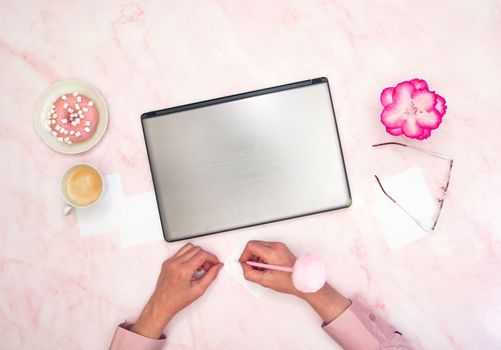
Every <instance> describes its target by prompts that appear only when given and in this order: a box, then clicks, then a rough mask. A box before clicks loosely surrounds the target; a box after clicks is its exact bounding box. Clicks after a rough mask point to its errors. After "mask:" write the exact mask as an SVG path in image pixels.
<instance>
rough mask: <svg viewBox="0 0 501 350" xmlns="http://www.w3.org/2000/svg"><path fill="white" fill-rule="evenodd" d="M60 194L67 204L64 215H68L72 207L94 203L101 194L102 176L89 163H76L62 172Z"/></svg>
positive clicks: (85, 206)
mask: <svg viewBox="0 0 501 350" xmlns="http://www.w3.org/2000/svg"><path fill="white" fill-rule="evenodd" d="M61 194H62V196H63V199H64V201H65V202H66V203H67V204H68V205H67V206H66V207H65V208H64V211H63V212H64V215H69V214H70V213H71V211H72V210H73V208H88V207H91V206H93V205H94V204H96V203H97V202H98V201H99V199H100V198H101V196H102V195H103V177H102V175H101V174H100V173H99V171H98V170H97V169H96V168H94V167H93V166H91V165H89V164H76V165H73V166H71V167H69V168H68V169H66V171H65V172H64V174H63V177H62V179H61Z"/></svg>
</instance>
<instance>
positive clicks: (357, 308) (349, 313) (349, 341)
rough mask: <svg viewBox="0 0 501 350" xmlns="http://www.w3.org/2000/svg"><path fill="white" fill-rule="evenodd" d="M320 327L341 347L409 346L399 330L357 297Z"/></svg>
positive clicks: (397, 347)
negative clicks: (339, 313)
mask: <svg viewBox="0 0 501 350" xmlns="http://www.w3.org/2000/svg"><path fill="white" fill-rule="evenodd" d="M323 329H324V330H325V331H326V332H327V334H328V335H329V336H330V337H331V338H332V339H334V340H335V341H336V342H337V343H338V344H339V345H341V347H342V348H343V349H345V350H354V349H365V350H373V349H374V350H376V349H412V348H411V346H410V345H409V344H408V343H407V342H406V341H405V339H404V338H403V337H402V335H401V334H400V333H399V332H397V331H396V330H395V329H394V328H393V327H392V326H390V325H389V324H388V323H386V322H385V321H384V320H383V319H381V318H379V317H377V316H376V315H374V314H373V313H372V312H371V310H370V308H369V307H368V305H367V304H366V303H365V302H364V301H362V300H360V299H356V300H355V301H353V303H352V304H351V306H350V307H349V308H348V309H346V311H344V312H343V313H342V314H341V315H339V316H338V317H337V318H336V319H335V320H334V321H332V322H330V323H329V324H327V325H324V326H323Z"/></svg>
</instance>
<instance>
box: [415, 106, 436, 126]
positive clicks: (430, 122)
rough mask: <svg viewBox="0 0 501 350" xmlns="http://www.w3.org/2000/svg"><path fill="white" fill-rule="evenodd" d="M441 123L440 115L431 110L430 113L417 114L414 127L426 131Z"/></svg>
mask: <svg viewBox="0 0 501 350" xmlns="http://www.w3.org/2000/svg"><path fill="white" fill-rule="evenodd" d="M441 122H442V115H441V114H440V113H439V112H438V111H437V110H436V109H433V110H432V111H431V112H426V111H423V113H419V114H418V116H417V119H416V125H417V126H419V127H421V128H426V129H436V128H438V126H439V125H440V123H441Z"/></svg>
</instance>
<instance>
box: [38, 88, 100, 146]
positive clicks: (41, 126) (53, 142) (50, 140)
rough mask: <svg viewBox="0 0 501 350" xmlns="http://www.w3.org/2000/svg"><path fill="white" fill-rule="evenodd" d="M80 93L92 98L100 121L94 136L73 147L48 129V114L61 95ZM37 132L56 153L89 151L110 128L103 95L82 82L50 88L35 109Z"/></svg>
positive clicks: (74, 144)
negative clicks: (59, 139) (58, 138)
mask: <svg viewBox="0 0 501 350" xmlns="http://www.w3.org/2000/svg"><path fill="white" fill-rule="evenodd" d="M75 91H78V92H79V93H81V94H82V95H85V96H87V97H88V98H90V99H91V100H92V101H93V102H94V105H95V106H96V108H97V110H98V112H99V121H98V124H97V128H96V131H95V132H94V134H93V135H92V136H91V137H90V138H88V139H87V140H85V141H82V142H78V143H73V144H71V145H68V144H66V143H65V142H60V141H58V140H57V139H56V137H55V136H54V135H52V133H51V132H50V131H49V130H47V128H46V120H47V119H46V118H47V114H48V113H49V111H50V109H51V105H52V103H53V102H54V100H55V99H57V98H59V97H61V95H64V94H69V93H73V92H75ZM34 122H35V130H36V131H37V133H38V135H39V136H40V138H41V139H42V141H43V142H44V143H45V144H46V145H47V146H49V147H50V148H52V149H53V150H54V151H57V152H60V153H65V154H77V153H82V152H85V151H88V150H89V149H91V148H92V147H94V146H95V145H96V144H97V143H98V142H99V140H101V138H102V137H103V135H104V133H105V132H106V127H107V126H108V108H107V107H106V103H105V102H104V99H103V97H102V96H101V94H100V93H99V92H98V91H97V90H96V89H95V88H94V87H93V86H92V85H90V84H89V83H87V82H85V81H82V80H77V79H74V80H61V81H58V82H57V83H55V84H54V85H52V86H50V87H49V88H48V89H47V90H45V91H44V93H43V94H42V95H41V96H40V97H39V98H38V100H37V102H36V103H35V109H34Z"/></svg>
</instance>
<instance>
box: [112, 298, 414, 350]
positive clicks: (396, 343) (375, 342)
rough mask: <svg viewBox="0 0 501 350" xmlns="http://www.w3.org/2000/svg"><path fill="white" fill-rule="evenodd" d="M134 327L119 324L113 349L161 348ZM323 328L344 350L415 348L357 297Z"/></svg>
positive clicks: (163, 340) (160, 341)
mask: <svg viewBox="0 0 501 350" xmlns="http://www.w3.org/2000/svg"><path fill="white" fill-rule="evenodd" d="M131 327H132V325H131V324H127V323H123V324H121V325H120V326H119V327H117V330H116V332H115V336H114V337H113V340H112V342H111V346H110V350H132V349H134V350H161V349H163V347H164V346H165V344H166V338H165V336H164V335H163V336H162V337H161V339H150V338H146V337H143V336H142V335H139V334H136V333H133V332H131V331H130V330H129V329H130V328H131ZM322 328H323V329H324V331H325V332H326V333H327V334H328V335H329V336H330V337H331V338H332V339H334V341H336V342H337V343H338V344H339V345H341V347H342V348H343V349H345V350H358V349H364V350H373V349H385V350H386V349H387V350H396V349H402V350H408V349H412V348H411V347H410V345H409V344H408V343H407V342H406V341H405V339H404V338H403V337H402V335H401V333H400V332H398V331H396V330H395V329H394V328H393V327H392V326H390V325H389V324H388V323H386V321H384V320H383V319H381V318H379V317H377V316H376V315H374V314H373V313H372V311H371V310H370V308H369V307H368V305H367V304H366V303H365V302H364V301H363V300H361V299H356V300H354V301H353V303H352V304H351V306H350V307H349V308H348V309H346V310H345V311H344V312H343V313H342V314H341V315H339V316H338V317H337V318H336V319H335V320H334V321H332V322H330V323H329V324H326V325H323V326H322ZM167 348H168V346H167Z"/></svg>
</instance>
